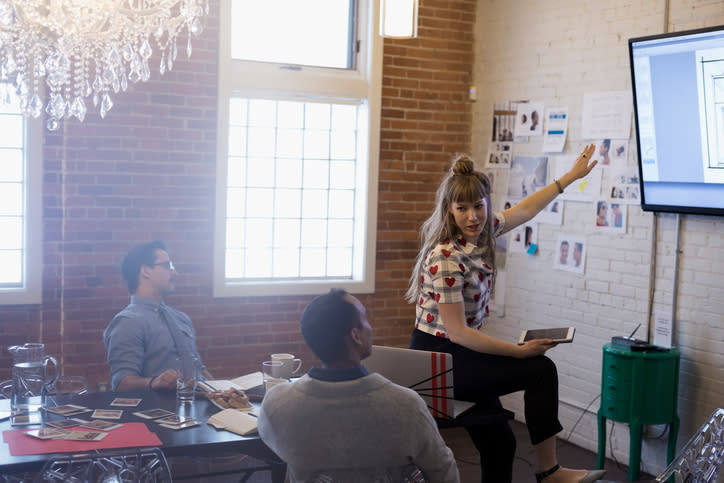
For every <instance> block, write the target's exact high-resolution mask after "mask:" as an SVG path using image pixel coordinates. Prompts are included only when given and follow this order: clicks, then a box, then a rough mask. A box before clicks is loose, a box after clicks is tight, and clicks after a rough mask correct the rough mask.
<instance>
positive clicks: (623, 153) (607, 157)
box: [593, 138, 628, 168]
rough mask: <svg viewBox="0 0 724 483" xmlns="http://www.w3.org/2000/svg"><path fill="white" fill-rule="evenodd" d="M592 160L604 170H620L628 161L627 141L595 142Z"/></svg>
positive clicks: (606, 140)
mask: <svg viewBox="0 0 724 483" xmlns="http://www.w3.org/2000/svg"><path fill="white" fill-rule="evenodd" d="M593 159H597V160H598V164H599V166H603V167H605V168H610V167H615V168H621V167H623V166H626V162H627V160H628V139H609V138H605V139H601V140H599V141H596V153H595V154H594V155H593Z"/></svg>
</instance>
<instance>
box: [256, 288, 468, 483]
mask: <svg viewBox="0 0 724 483" xmlns="http://www.w3.org/2000/svg"><path fill="white" fill-rule="evenodd" d="M301 328H302V335H303V336H304V340H305V341H306V343H307V345H308V346H309V347H310V348H311V349H312V351H313V352H314V353H315V355H316V356H317V357H318V358H319V359H320V360H321V361H322V367H321V368H319V367H313V368H312V369H311V370H310V371H309V373H308V374H306V375H305V376H303V377H302V378H300V379H299V380H297V381H295V382H293V383H283V384H278V385H276V386H274V387H273V388H272V389H270V390H269V392H268V393H267V394H266V396H265V397H264V401H263V403H262V407H261V411H260V414H259V434H260V436H261V438H262V440H263V441H264V442H265V443H266V444H267V445H268V446H269V447H270V448H271V449H272V450H273V451H274V452H275V453H276V454H277V455H278V456H279V457H280V458H281V459H282V460H284V461H285V462H286V463H287V464H288V470H287V477H288V479H289V480H290V481H292V482H311V481H312V480H313V479H314V477H315V475H317V474H326V475H328V476H330V477H332V478H334V481H346V482H352V481H373V480H372V479H370V478H373V477H374V476H375V475H378V474H380V472H382V473H385V474H387V475H390V476H392V480H391V481H402V480H403V478H402V474H403V472H408V471H414V470H415V466H416V467H417V468H419V469H420V470H422V472H423V473H424V475H425V477H426V479H427V481H428V482H458V481H459V480H460V477H459V474H458V469H457V466H456V465H455V459H454V458H453V454H452V451H451V450H450V448H448V447H447V446H446V445H445V441H443V439H442V437H441V436H440V433H439V432H438V429H437V426H436V424H435V421H434V420H433V418H432V416H431V415H430V413H429V411H428V409H427V406H426V405H425V402H424V401H423V400H422V398H420V396H419V395H418V394H417V393H415V392H414V391H413V390H411V389H407V388H404V387H401V386H398V385H396V384H394V383H392V382H390V381H389V380H387V379H385V378H384V377H382V376H381V375H379V374H377V373H373V374H369V373H368V372H367V370H366V369H365V368H364V367H363V366H362V364H361V361H362V359H364V358H366V357H367V356H369V355H370V353H371V350H372V327H371V326H370V324H369V322H368V321H367V313H366V311H365V308H364V306H363V305H362V304H361V303H360V301H359V300H357V299H356V298H355V297H353V296H351V295H349V294H348V293H346V292H345V291H343V290H332V291H330V292H329V293H328V294H325V295H321V296H319V297H317V298H315V299H314V300H313V301H312V302H311V303H310V304H309V306H307V308H306V309H305V310H304V312H303V314H302V321H301ZM393 475H396V476H393Z"/></svg>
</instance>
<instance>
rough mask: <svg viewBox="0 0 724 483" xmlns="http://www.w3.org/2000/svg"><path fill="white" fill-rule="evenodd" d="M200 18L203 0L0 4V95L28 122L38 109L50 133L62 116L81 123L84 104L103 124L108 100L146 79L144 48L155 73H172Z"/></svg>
mask: <svg viewBox="0 0 724 483" xmlns="http://www.w3.org/2000/svg"><path fill="white" fill-rule="evenodd" d="M208 12H209V4H208V0H0V82H2V83H3V85H4V86H5V90H4V92H1V91H0V95H2V98H3V101H4V102H6V103H10V102H12V100H13V98H17V99H18V100H19V103H20V108H21V110H22V111H23V113H24V114H26V115H28V116H31V117H35V118H37V117H39V116H40V115H41V114H42V113H43V110H45V113H46V114H47V120H46V127H47V129H48V130H50V131H55V130H56V129H58V127H59V126H60V122H61V121H62V120H63V118H70V117H76V118H77V119H78V120H80V121H81V122H82V121H83V119H84V118H85V115H86V113H87V111H88V106H87V104H86V100H87V99H90V100H91V101H92V103H93V106H94V107H97V108H98V109H99V111H100V115H101V118H105V116H106V114H107V113H108V111H109V110H110V109H111V108H112V107H113V99H112V94H116V93H118V92H119V91H125V90H126V89H127V88H128V83H129V81H130V82H134V83H136V82H139V81H142V82H146V81H147V80H149V79H150V78H151V68H150V67H149V65H148V62H149V59H150V58H151V56H152V54H153V47H152V45H155V46H156V47H157V48H158V49H159V51H160V53H161V61H160V64H159V72H160V73H161V75H163V74H164V73H165V72H166V71H167V70H169V71H170V70H172V69H173V64H174V62H175V60H176V56H177V54H178V47H177V45H176V41H177V37H178V35H179V34H180V33H181V32H182V31H183V30H186V31H187V33H188V40H187V43H186V54H187V55H188V56H189V57H190V56H191V50H192V49H191V39H192V37H196V36H198V35H199V34H201V32H202V31H203V26H202V22H201V20H202V18H203V16H204V15H208ZM43 82H44V83H45V85H44V86H43V85H42V83H43Z"/></svg>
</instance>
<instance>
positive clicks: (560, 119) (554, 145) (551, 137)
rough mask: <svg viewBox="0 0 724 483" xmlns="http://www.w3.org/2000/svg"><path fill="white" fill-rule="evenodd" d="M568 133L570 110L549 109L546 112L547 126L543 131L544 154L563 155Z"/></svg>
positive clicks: (562, 108)
mask: <svg viewBox="0 0 724 483" xmlns="http://www.w3.org/2000/svg"><path fill="white" fill-rule="evenodd" d="M567 133H568V108H567V107H549V108H548V109H547V110H546V124H545V129H544V130H543V148H542V151H543V152H544V153H561V152H563V148H564V147H565V145H566V135H567Z"/></svg>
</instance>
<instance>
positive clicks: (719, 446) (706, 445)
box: [655, 408, 724, 483]
mask: <svg viewBox="0 0 724 483" xmlns="http://www.w3.org/2000/svg"><path fill="white" fill-rule="evenodd" d="M722 460H724V409H722V408H719V409H717V410H716V411H714V412H713V413H712V415H711V416H710V417H709V420H708V421H706V422H705V423H704V424H702V425H701V427H699V429H698V430H697V431H696V432H695V433H694V435H693V436H692V437H691V439H690V440H689V441H688V442H687V443H686V445H684V447H683V448H681V451H679V454H678V456H677V457H676V458H674V461H672V462H671V464H670V465H669V466H667V467H666V469H665V470H664V471H663V473H661V474H660V475H659V476H657V477H656V480H655V481H657V482H661V483H663V482H665V481H674V482H675V483H714V482H716V481H717V475H718V474H719V467H720V466H721V464H722ZM672 476H673V480H670V478H671V477H672Z"/></svg>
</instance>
